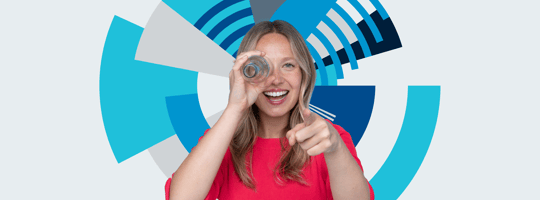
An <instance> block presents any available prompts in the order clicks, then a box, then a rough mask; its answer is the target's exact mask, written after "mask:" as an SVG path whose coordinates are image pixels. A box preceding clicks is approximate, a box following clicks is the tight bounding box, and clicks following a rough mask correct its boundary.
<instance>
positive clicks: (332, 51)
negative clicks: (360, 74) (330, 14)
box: [313, 29, 343, 79]
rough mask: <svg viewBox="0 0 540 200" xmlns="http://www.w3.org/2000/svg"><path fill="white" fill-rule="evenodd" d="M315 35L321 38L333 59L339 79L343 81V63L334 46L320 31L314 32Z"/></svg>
mask: <svg viewBox="0 0 540 200" xmlns="http://www.w3.org/2000/svg"><path fill="white" fill-rule="evenodd" d="M313 35H315V37H317V38H319V40H320V41H321V43H322V44H323V45H324V47H325V48H326V50H327V51H328V53H330V57H331V58H332V61H333V63H334V64H333V65H334V68H335V70H336V72H335V74H336V75H337V78H338V79H343V68H341V61H340V60H339V56H338V55H337V53H336V50H335V49H334V46H332V43H330V40H328V38H326V36H324V34H323V33H322V32H321V31H320V30H319V29H315V30H313Z"/></svg>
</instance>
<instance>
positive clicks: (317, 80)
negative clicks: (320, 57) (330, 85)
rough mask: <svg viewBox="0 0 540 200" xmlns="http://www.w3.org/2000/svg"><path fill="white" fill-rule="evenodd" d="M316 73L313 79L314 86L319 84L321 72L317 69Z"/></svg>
mask: <svg viewBox="0 0 540 200" xmlns="http://www.w3.org/2000/svg"><path fill="white" fill-rule="evenodd" d="M315 72H316V74H317V78H316V79H315V86H319V85H321V72H319V70H318V69H317V70H315Z"/></svg>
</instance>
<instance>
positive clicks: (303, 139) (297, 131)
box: [287, 108, 343, 156]
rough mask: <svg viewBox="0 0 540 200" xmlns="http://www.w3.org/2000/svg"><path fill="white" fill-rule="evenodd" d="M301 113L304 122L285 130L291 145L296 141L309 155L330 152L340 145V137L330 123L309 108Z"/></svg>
mask: <svg viewBox="0 0 540 200" xmlns="http://www.w3.org/2000/svg"><path fill="white" fill-rule="evenodd" d="M302 114H303V116H304V119H305V121H304V123H300V124H297V125H296V126H295V127H294V128H293V129H291V130H290V131H288V132H287V138H288V139H289V144H290V145H291V146H293V145H294V144H295V143H298V144H299V145H300V147H302V149H304V150H306V151H307V153H308V155H310V156H315V155H319V154H321V153H331V152H334V151H335V150H336V149H338V148H339V147H340V146H341V143H343V142H342V140H341V137H340V136H339V133H338V132H337V130H336V129H335V128H334V126H332V124H330V123H329V122H327V121H326V120H324V119H323V118H322V117H321V116H319V115H317V113H312V112H311V111H310V110H309V108H305V109H304V110H303V112H302Z"/></svg>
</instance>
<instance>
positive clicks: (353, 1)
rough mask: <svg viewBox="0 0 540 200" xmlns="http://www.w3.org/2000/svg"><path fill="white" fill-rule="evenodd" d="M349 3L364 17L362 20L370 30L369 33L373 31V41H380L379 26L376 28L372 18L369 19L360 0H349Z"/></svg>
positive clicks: (369, 16)
mask: <svg viewBox="0 0 540 200" xmlns="http://www.w3.org/2000/svg"><path fill="white" fill-rule="evenodd" d="M349 3H351V4H352V5H353V6H354V8H355V9H356V10H357V11H358V12H359V13H360V15H362V18H364V21H366V23H367V25H368V27H369V29H370V30H371V33H373V36H374V37H375V41H377V43H378V42H380V41H382V40H383V38H382V36H381V33H380V32H379V28H377V25H375V22H374V21H373V19H371V15H369V13H368V12H367V11H366V9H365V8H364V7H363V6H362V4H360V2H358V1H356V0H349Z"/></svg>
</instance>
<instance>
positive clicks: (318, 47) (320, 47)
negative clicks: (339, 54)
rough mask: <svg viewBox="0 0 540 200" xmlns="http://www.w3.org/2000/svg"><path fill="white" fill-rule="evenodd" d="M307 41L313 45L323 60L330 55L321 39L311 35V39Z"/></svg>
mask: <svg viewBox="0 0 540 200" xmlns="http://www.w3.org/2000/svg"><path fill="white" fill-rule="evenodd" d="M307 41H308V42H309V43H311V45H313V48H315V50H317V52H318V53H319V56H321V58H324V57H326V56H329V55H330V54H329V53H328V51H326V48H324V45H323V44H322V42H321V41H320V40H319V38H317V37H315V35H313V34H311V35H309V37H308V38H307ZM322 65H324V64H323V63H321V66H322Z"/></svg>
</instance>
